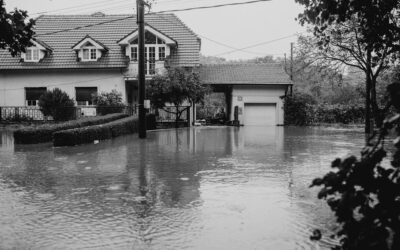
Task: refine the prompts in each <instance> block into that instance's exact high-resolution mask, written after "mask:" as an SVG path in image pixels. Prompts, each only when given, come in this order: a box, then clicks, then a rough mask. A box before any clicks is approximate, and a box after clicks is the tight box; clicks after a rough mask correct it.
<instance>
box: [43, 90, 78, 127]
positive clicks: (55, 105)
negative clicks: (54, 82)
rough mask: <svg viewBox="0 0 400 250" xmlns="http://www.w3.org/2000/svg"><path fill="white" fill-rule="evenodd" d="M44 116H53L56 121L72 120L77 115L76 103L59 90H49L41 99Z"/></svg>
mask: <svg viewBox="0 0 400 250" xmlns="http://www.w3.org/2000/svg"><path fill="white" fill-rule="evenodd" d="M39 107H40V110H41V111H42V112H43V115H45V116H49V115H51V116H52V117H53V119H54V120H55V121H64V120H69V119H71V118H72V117H73V116H74V114H75V107H74V101H73V100H71V99H70V98H69V96H68V94H67V93H65V92H64V91H62V90H61V89H59V88H55V89H53V90H47V91H46V92H45V93H44V94H43V95H41V96H40V99H39Z"/></svg>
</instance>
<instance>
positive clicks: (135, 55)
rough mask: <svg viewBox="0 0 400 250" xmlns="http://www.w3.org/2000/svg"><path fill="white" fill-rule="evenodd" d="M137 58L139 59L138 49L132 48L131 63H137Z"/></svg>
mask: <svg viewBox="0 0 400 250" xmlns="http://www.w3.org/2000/svg"><path fill="white" fill-rule="evenodd" d="M137 57H138V48H137V47H131V61H137Z"/></svg>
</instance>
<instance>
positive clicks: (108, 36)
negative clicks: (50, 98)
mask: <svg viewBox="0 0 400 250" xmlns="http://www.w3.org/2000/svg"><path fill="white" fill-rule="evenodd" d="M114 20H117V21H114ZM145 22H146V23H148V24H149V25H151V26H152V27H154V28H156V29H157V30H159V31H160V32H163V33H164V34H166V35H168V36H169V37H171V38H172V39H174V40H175V41H177V43H178V46H177V48H175V49H174V50H173V53H172V54H171V63H170V65H171V66H185V67H191V66H196V65H198V64H199V51H200V39H199V38H198V36H197V35H196V34H195V33H193V31H191V30H190V29H189V28H188V27H187V26H186V25H185V24H184V23H183V22H182V21H181V20H180V19H179V18H178V17H176V16H175V15H173V14H150V15H146V16H145ZM99 23H102V24H100V25H97V24H99ZM82 26H88V27H84V28H80V29H76V27H82ZM66 29H72V30H69V31H64V32H59V33H56V32H57V31H59V30H66ZM136 29H137V24H136V16H132V15H44V16H41V17H39V18H38V19H37V20H36V26H35V32H36V36H35V37H36V38H37V39H39V40H40V41H42V42H44V43H45V44H46V45H48V46H49V47H51V48H52V50H53V52H52V53H51V54H50V55H49V56H46V57H45V58H44V59H43V60H42V61H41V62H40V63H27V62H25V63H24V62H20V58H19V57H18V56H17V57H12V56H11V55H10V53H9V52H8V51H7V50H0V70H8V69H62V68H69V69H77V68H121V67H126V66H127V63H128V58H127V57H126V56H125V55H124V54H125V53H124V51H123V49H122V48H121V46H120V45H118V43H117V41H119V40H120V39H121V38H123V37H125V36H126V35H128V34H130V33H132V32H133V31H134V30H136ZM87 35H89V36H90V37H92V38H93V39H95V40H96V41H99V42H100V43H101V44H104V46H106V47H107V48H108V49H109V50H108V52H107V53H106V54H105V55H104V56H102V57H101V58H100V59H99V60H98V61H97V62H78V61H77V56H76V52H75V51H73V50H72V49H71V47H72V46H73V45H74V44H76V43H77V42H79V41H80V40H81V39H82V38H83V37H85V36H87Z"/></svg>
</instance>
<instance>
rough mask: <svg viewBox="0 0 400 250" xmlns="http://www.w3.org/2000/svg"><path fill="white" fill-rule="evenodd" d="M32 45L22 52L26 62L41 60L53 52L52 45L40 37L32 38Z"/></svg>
mask: <svg viewBox="0 0 400 250" xmlns="http://www.w3.org/2000/svg"><path fill="white" fill-rule="evenodd" d="M31 43H32V46H30V47H28V48H26V49H25V53H21V58H22V60H23V61H24V62H39V61H40V60H42V59H43V58H44V57H45V56H46V55H48V54H50V53H51V52H52V49H51V48H50V46H48V45H47V44H45V43H44V42H42V41H39V40H38V39H33V40H31Z"/></svg>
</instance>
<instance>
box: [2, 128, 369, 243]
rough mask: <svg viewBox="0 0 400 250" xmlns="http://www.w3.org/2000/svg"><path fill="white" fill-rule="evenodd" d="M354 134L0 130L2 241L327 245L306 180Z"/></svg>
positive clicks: (321, 207)
mask: <svg viewBox="0 0 400 250" xmlns="http://www.w3.org/2000/svg"><path fill="white" fill-rule="evenodd" d="M363 138H364V137H363V133H362V130H361V129H359V130H358V129H337V128H298V127H286V128H284V127H267V128H265V127H264V128H263V127H241V128H234V127H197V128H191V129H179V130H162V131H154V132H148V139H147V140H139V139H137V135H136V134H135V135H129V136H126V137H121V138H116V139H114V140H108V141H101V142H100V143H99V144H90V145H82V146H76V147H60V148H53V147H52V145H51V144H39V145H14V143H13V138H12V133H11V132H6V131H2V132H1V131H0V144H1V145H0V201H1V203H0V249H173V250H179V249H207V250H209V249H210V250H212V249H218V250H219V249H229V250H234V249H246V250H248V249H274V250H275V249H279V250H280V249H288V250H293V249H319V248H321V249H326V248H328V247H329V246H332V244H334V243H335V242H334V241H333V240H331V239H330V238H329V237H328V236H329V235H328V234H329V232H330V231H331V230H334V229H335V228H336V225H335V223H334V220H333V217H332V213H331V212H330V211H329V209H328V207H327V206H326V205H325V203H324V202H323V201H319V200H317V199H316V193H317V190H316V189H309V188H308V186H309V184H310V182H311V180H312V179H313V178H314V177H318V176H321V175H323V174H324V173H325V172H327V171H328V170H329V166H330V162H331V161H332V160H333V159H334V158H335V157H343V156H346V155H347V154H349V153H353V154H357V155H358V153H357V152H358V151H359V149H360V147H361V146H362V144H363V142H364V139H363ZM315 228H320V229H322V232H323V233H324V235H325V236H324V238H323V240H322V241H321V242H320V243H319V244H316V243H315V242H312V241H311V240H309V235H310V234H311V232H312V230H313V229H315Z"/></svg>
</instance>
